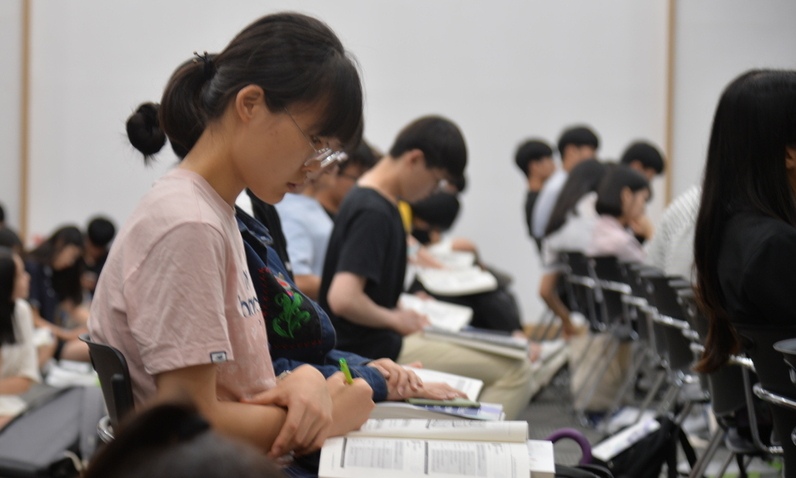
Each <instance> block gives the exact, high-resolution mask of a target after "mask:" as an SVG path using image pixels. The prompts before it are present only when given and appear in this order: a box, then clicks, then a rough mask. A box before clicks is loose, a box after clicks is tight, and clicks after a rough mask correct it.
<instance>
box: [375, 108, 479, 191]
mask: <svg viewBox="0 0 796 478" xmlns="http://www.w3.org/2000/svg"><path fill="white" fill-rule="evenodd" d="M413 149H419V150H420V151H422V152H423V155H424V156H425V159H426V167H428V168H442V169H444V170H445V171H447V172H448V174H449V175H450V176H451V177H452V178H454V179H455V178H459V177H461V176H462V175H463V174H464V168H465V166H467V146H466V145H465V143H464V136H462V133H461V131H459V127H458V126H456V124H454V123H453V122H452V121H450V120H448V119H446V118H443V117H441V116H424V117H422V118H419V119H416V120H415V121H413V122H411V123H409V124H408V125H407V126H406V127H404V129H403V130H401V132H400V133H398V137H397V138H395V142H394V143H393V145H392V147H391V148H390V156H392V157H393V158H397V157H399V156H401V155H402V154H404V153H405V152H407V151H411V150H413Z"/></svg>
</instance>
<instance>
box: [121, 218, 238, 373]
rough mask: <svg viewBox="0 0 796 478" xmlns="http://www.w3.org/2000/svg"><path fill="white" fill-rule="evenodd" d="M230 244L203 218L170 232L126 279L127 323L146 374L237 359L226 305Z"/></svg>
mask: <svg viewBox="0 0 796 478" xmlns="http://www.w3.org/2000/svg"><path fill="white" fill-rule="evenodd" d="M227 247H228V246H227V243H226V241H225V239H224V237H223V234H222V233H221V232H220V231H219V230H217V229H215V228H213V227H212V226H209V225H207V224H201V223H187V224H183V225H180V226H178V227H176V228H174V229H172V230H171V231H169V232H168V233H167V234H166V235H165V236H164V237H163V238H162V239H161V240H160V241H158V243H157V244H156V245H155V246H153V248H152V249H151V251H150V252H149V254H147V256H146V258H145V259H144V261H143V262H142V263H141V264H140V265H138V267H136V268H135V269H134V270H133V271H132V273H131V274H130V276H129V278H128V279H127V280H126V281H125V285H124V296H125V300H126V303H127V304H128V323H129V326H130V330H131V332H132V334H133V337H134V338H135V340H136V342H137V343H138V347H139V351H140V353H141V359H142V361H143V363H144V367H145V369H146V371H147V373H149V374H152V375H155V374H158V373H160V372H165V371H169V370H177V369H180V368H185V367H189V366H193V365H201V364H206V363H210V362H211V354H217V353H219V352H225V353H226V358H227V359H228V360H233V359H234V357H233V354H232V347H231V345H230V340H229V332H228V329H227V322H226V314H225V310H224V285H225V279H226V270H227V268H226V257H227Z"/></svg>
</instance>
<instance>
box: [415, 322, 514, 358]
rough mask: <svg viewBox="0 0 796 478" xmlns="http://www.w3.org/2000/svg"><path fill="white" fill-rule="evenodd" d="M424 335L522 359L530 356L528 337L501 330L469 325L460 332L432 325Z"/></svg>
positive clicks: (425, 330) (426, 329)
mask: <svg viewBox="0 0 796 478" xmlns="http://www.w3.org/2000/svg"><path fill="white" fill-rule="evenodd" d="M423 335H425V337H426V338H429V339H432V340H440V341H443V342H453V343H455V344H459V345H463V346H465V347H470V348H473V349H477V350H483V351H484V352H490V353H493V354H497V355H503V356H505V357H511V358H516V359H522V358H525V357H527V356H528V340H527V339H524V338H521V337H514V336H512V335H509V334H506V333H503V332H499V331H494V330H484V329H476V328H473V327H467V328H464V329H462V330H460V331H458V332H452V331H450V330H445V329H439V328H436V327H434V326H431V327H426V328H425V329H424V330H423Z"/></svg>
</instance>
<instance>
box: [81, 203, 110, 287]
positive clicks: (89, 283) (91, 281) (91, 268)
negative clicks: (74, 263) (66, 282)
mask: <svg viewBox="0 0 796 478" xmlns="http://www.w3.org/2000/svg"><path fill="white" fill-rule="evenodd" d="M114 236H116V226H115V225H114V224H113V222H112V221H111V220H110V219H108V218H106V217H102V216H96V217H93V218H92V219H91V220H90V221H89V222H88V226H87V227H86V247H85V253H84V254H83V263H84V270H83V277H82V283H83V288H84V289H85V290H86V292H88V294H89V295H93V294H94V289H96V287H97V278H98V277H99V275H100V273H101V272H102V267H103V266H104V265H105V261H106V260H107V259H108V252H109V251H110V246H111V241H112V240H113V238H114Z"/></svg>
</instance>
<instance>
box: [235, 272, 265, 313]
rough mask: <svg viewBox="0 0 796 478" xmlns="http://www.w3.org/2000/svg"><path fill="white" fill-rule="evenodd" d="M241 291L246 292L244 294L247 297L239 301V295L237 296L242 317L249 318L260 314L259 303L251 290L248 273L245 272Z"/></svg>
mask: <svg viewBox="0 0 796 478" xmlns="http://www.w3.org/2000/svg"><path fill="white" fill-rule="evenodd" d="M242 284H243V285H244V287H243V289H245V290H246V294H248V295H249V297H248V298H246V299H241V297H240V295H238V302H239V303H240V313H241V315H242V316H244V317H251V316H253V315H255V314H256V313H258V312H260V301H259V300H257V295H256V294H255V293H254V291H253V290H252V286H251V280H250V279H249V273H248V272H247V271H243V283H242Z"/></svg>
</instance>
